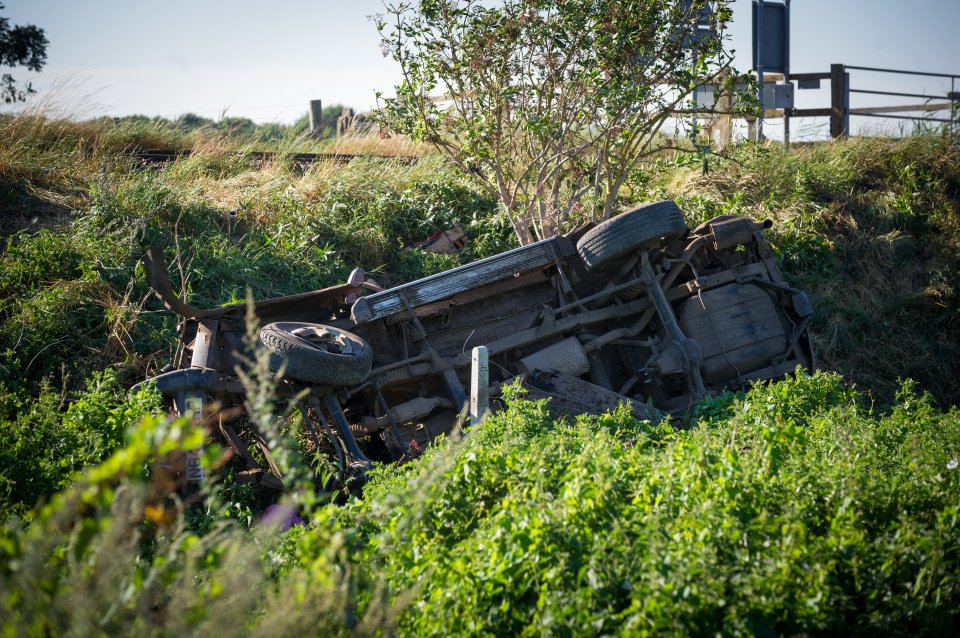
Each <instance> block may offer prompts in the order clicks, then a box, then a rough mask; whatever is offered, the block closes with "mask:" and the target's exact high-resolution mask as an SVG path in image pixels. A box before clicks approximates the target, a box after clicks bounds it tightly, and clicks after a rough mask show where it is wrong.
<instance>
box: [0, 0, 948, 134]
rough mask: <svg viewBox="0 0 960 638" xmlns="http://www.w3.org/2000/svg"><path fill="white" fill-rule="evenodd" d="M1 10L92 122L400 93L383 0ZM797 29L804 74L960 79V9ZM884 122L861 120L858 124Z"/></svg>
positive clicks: (741, 37) (266, 116)
mask: <svg viewBox="0 0 960 638" xmlns="http://www.w3.org/2000/svg"><path fill="white" fill-rule="evenodd" d="M0 2H3V3H4V4H5V5H6V9H5V10H3V12H2V14H3V15H5V16H7V17H8V18H10V19H11V21H12V22H13V23H14V24H23V23H31V24H35V25H37V26H39V27H42V28H43V29H45V30H46V34H47V38H48V39H49V40H50V45H49V48H48V51H47V53H48V60H47V65H46V67H45V68H44V70H43V71H42V72H41V73H40V74H31V73H28V72H26V71H24V70H23V69H14V70H12V71H11V73H12V74H13V75H14V77H15V78H17V79H18V80H22V81H26V80H31V81H32V82H33V84H34V88H37V89H39V90H40V91H41V92H42V93H46V94H49V93H50V92H51V91H52V94H53V96H52V97H48V98H46V99H47V100H48V101H49V102H50V103H52V104H53V105H54V106H55V107H58V108H59V109H62V110H65V111H71V112H73V113H74V114H76V115H79V116H82V117H92V116H96V115H130V114H134V113H139V114H145V115H162V116H165V117H175V116H177V115H179V114H182V113H186V112H193V113H197V114H199V115H203V116H206V117H212V118H217V117H219V116H221V115H222V114H227V115H231V116H243V117H249V118H251V119H253V120H255V121H257V122H284V123H286V122H291V121H293V120H295V119H296V118H297V117H299V116H300V115H302V114H303V113H305V112H306V109H307V104H308V102H309V100H311V99H320V100H323V102H324V103H325V104H333V103H336V102H341V103H344V104H347V105H351V106H353V107H355V108H357V109H358V110H367V109H369V108H370V107H372V106H373V105H374V103H375V99H374V92H375V91H377V90H380V91H382V92H383V93H385V94H387V95H389V94H390V93H391V92H392V87H393V85H394V84H395V83H396V82H397V79H398V71H397V67H396V65H395V64H394V63H393V62H392V61H391V60H389V59H387V58H384V57H383V56H382V55H381V52H380V49H379V46H378V42H379V40H378V34H377V32H376V28H375V27H374V25H373V23H372V22H370V21H369V20H368V18H367V16H369V15H371V14H374V13H380V12H383V11H384V6H383V2H382V1H381V0H340V1H332V0H312V1H310V0H273V1H272V2H266V1H262V0H261V1H253V0H230V1H227V0H189V1H188V0H160V1H158V0H150V1H148V0H0ZM750 4H751V3H750V0H736V2H735V3H734V21H733V23H732V24H731V25H730V34H731V35H732V37H733V48H734V49H736V50H737V52H738V55H737V65H738V66H739V67H740V68H741V69H747V68H749V67H750V66H751V63H750V59H749V55H750V49H751V43H750V28H751V11H750ZM791 20H792V28H791V42H792V47H791V69H792V70H793V71H794V72H814V71H827V70H829V65H830V64H831V63H834V62H842V63H845V64H854V65H861V66H874V67H887V68H896V69H906V70H918V71H932V72H940V73H960V37H958V35H957V29H958V28H960V0H911V1H907V0H793V1H792V3H791ZM4 71H6V69H4ZM853 73H854V75H853V76H852V78H851V84H852V85H853V86H855V87H861V88H875V89H876V88H879V89H882V90H896V91H905V92H917V93H924V94H938V93H943V94H945V93H946V91H949V90H950V81H949V80H946V81H944V80H938V79H934V78H915V79H910V78H904V77H890V76H879V75H876V74H869V73H865V72H853ZM826 84H828V83H825V85H826ZM954 90H960V86H957V87H955V88H954ZM870 99H871V96H864V95H857V96H853V99H852V106H866V105H869V104H907V103H915V102H916V101H917V100H916V99H912V98H896V97H882V98H873V100H874V101H872V102H871V101H870ZM797 106H800V107H807V106H809V107H826V106H829V95H828V94H827V92H826V91H799V92H798V103H797ZM888 122H889V121H888ZM794 123H795V124H794V131H795V132H798V133H801V136H802V134H803V131H804V129H805V128H806V129H809V130H807V132H808V133H811V132H812V131H814V129H816V128H817V127H818V126H819V127H820V129H821V131H822V126H823V120H801V121H797V120H794ZM876 123H877V121H876V120H874V121H873V122H870V121H869V120H866V119H865V118H856V119H855V126H857V125H859V126H862V125H876ZM887 125H888V126H896V122H893V123H891V124H887ZM776 130H777V129H776V127H773V128H772V129H771V130H770V133H771V135H775V131H776Z"/></svg>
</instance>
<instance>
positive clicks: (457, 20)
mask: <svg viewBox="0 0 960 638" xmlns="http://www.w3.org/2000/svg"><path fill="white" fill-rule="evenodd" d="M387 10H388V14H389V15H387V16H385V17H383V16H380V17H378V19H377V27H378V29H379V30H380V36H381V46H382V48H383V51H384V54H385V55H390V57H392V58H393V60H394V61H396V62H397V63H398V64H399V66H400V70H401V72H402V74H403V78H402V81H401V82H400V83H399V84H398V85H397V86H396V87H395V89H396V97H391V98H384V99H382V104H381V108H380V110H379V112H378V113H377V117H378V118H379V119H380V120H381V122H382V123H384V124H385V125H387V126H389V127H390V128H391V129H393V130H394V131H397V132H400V133H404V134H407V135H410V136H412V137H413V138H414V139H417V140H423V141H426V142H429V143H430V144H432V145H434V146H435V147H436V148H437V149H438V150H439V151H440V152H441V153H443V155H444V156H445V157H447V158H448V159H449V160H450V161H451V162H452V163H453V164H455V165H456V166H457V168H459V169H460V171H462V173H463V174H464V175H465V176H466V177H467V178H468V179H470V180H471V181H472V182H473V183H474V184H476V185H477V187H478V188H479V189H481V190H482V192H484V193H485V194H487V195H488V196H489V197H491V198H495V199H497V200H498V202H499V204H500V205H501V206H502V207H503V209H504V211H505V212H506V213H507V214H508V215H509V218H510V221H511V223H512V224H513V228H514V231H515V232H516V234H517V238H518V239H519V241H520V243H522V244H526V243H529V242H530V241H532V240H533V239H544V238H547V237H552V236H553V235H555V234H559V233H562V232H565V231H567V230H569V229H570V228H571V227H573V226H575V225H577V224H578V223H580V222H582V221H583V220H597V219H605V218H607V217H610V216H612V215H613V214H615V212H616V209H617V206H618V203H619V192H620V190H621V188H622V187H623V186H624V184H625V182H626V181H627V179H628V176H629V175H630V174H631V173H632V172H633V171H634V169H635V168H636V167H637V166H638V164H639V163H640V162H641V160H643V159H644V158H647V157H650V156H652V155H656V154H658V153H659V152H660V151H661V150H662V149H663V148H666V147H669V146H672V145H675V142H671V141H670V140H668V139H667V137H666V136H664V135H661V134H660V133H661V129H662V128H663V125H664V124H665V123H666V121H667V120H668V119H669V118H671V117H673V116H674V115H675V113H676V111H677V110H680V109H683V108H686V107H687V106H688V105H689V104H690V103H691V102H692V94H693V92H694V91H695V89H696V88H697V87H700V86H703V85H705V84H712V85H713V86H714V87H715V89H716V95H717V98H718V99H719V98H720V96H721V95H722V96H724V97H730V96H731V95H733V94H735V93H736V90H735V84H736V80H737V79H738V78H739V76H738V74H737V73H736V72H735V71H734V70H733V69H732V67H731V63H732V57H731V56H730V51H729V49H728V44H729V42H728V37H727V36H726V35H725V34H724V32H723V24H724V23H725V22H726V21H727V20H728V19H729V18H730V14H731V10H730V7H729V3H728V2H724V1H721V2H710V3H707V2H703V1H702V0H690V1H688V2H673V1H672V0H645V1H642V2H633V1H630V0H616V1H604V0H601V1H596V0H588V1H580V0H564V1H562V2H561V1H556V0H536V1H534V0H506V1H505V2H499V3H495V4H485V3H481V2H472V1H469V0H430V1H427V2H422V3H419V4H412V3H398V4H395V5H389V6H388V7H387ZM698 24H700V25H702V26H705V27H707V26H708V27H709V28H710V29H711V30H712V36H711V37H703V38H698V37H696V33H697V31H696V30H697V28H698V26H697V25H698ZM744 80H747V78H746V77H744ZM437 94H442V95H443V98H442V99H440V100H437V99H433V98H434V97H436V95H437ZM746 96H747V92H745V93H744V95H743V96H742V97H744V98H746ZM733 104H734V106H733V107H732V108H734V109H736V110H738V111H743V112H746V111H748V110H750V100H749V99H740V100H736V101H734V102H733ZM678 124H679V125H680V126H683V124H682V123H680V122H679V121H678Z"/></svg>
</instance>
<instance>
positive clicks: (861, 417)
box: [302, 373, 960, 635]
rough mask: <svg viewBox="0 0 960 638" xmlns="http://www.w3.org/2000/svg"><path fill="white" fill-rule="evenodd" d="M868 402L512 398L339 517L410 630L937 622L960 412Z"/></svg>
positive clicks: (950, 618)
mask: <svg viewBox="0 0 960 638" xmlns="http://www.w3.org/2000/svg"><path fill="white" fill-rule="evenodd" d="M859 400H860V399H859V396H858V395H857V394H856V393H854V392H853V391H851V390H850V389H849V388H847V387H846V386H845V385H844V384H843V382H842V380H841V379H840V377H838V376H836V375H830V374H825V373H817V374H816V375H814V376H812V377H807V376H804V375H802V374H801V375H799V376H797V377H796V378H794V379H790V380H788V381H785V382H783V383H779V384H771V385H768V386H761V387H758V388H755V389H754V390H752V391H750V392H749V393H747V394H746V396H745V397H743V399H742V401H739V402H737V403H736V407H735V413H734V416H733V418H732V419H730V421H729V422H722V421H716V420H711V421H704V422H703V423H701V425H700V426H698V427H696V428H694V429H692V430H690V431H673V430H672V429H670V428H666V429H664V428H659V429H653V428H651V427H650V426H648V425H645V424H642V423H636V422H634V421H632V420H631V419H630V418H629V416H628V415H627V414H626V413H625V412H621V413H617V414H614V415H610V416H608V417H603V418H599V419H593V418H580V419H578V420H576V421H562V422H555V421H553V419H551V418H550V416H549V413H548V412H547V410H546V409H545V406H544V405H543V404H542V403H529V402H526V401H514V402H513V403H511V405H510V408H509V409H508V410H507V411H506V412H503V413H500V414H498V415H496V416H494V417H493V418H492V419H491V420H490V421H489V422H488V423H487V424H486V425H484V426H483V427H482V428H481V430H480V431H479V432H477V433H476V434H474V435H473V436H471V437H468V438H467V439H466V441H465V442H464V443H463V444H462V445H458V446H453V447H451V448H450V449H448V450H447V451H444V452H437V453H435V454H433V455H431V456H429V457H428V459H427V460H426V461H423V462H420V463H418V464H416V465H415V466H408V467H407V468H402V469H400V470H391V471H388V472H385V473H383V474H381V475H379V476H378V477H377V480H376V482H375V483H374V485H372V486H370V487H369V488H368V492H367V493H368V494H369V495H370V497H369V498H368V499H366V500H365V501H364V502H362V503H355V504H354V505H353V507H352V508H349V509H347V510H345V511H344V512H343V514H342V515H341V518H342V520H343V524H344V525H345V526H348V527H353V528H355V529H357V530H358V537H357V540H356V546H357V554H356V556H355V557H354V558H353V560H354V562H355V563H356V565H357V568H358V569H367V570H369V572H368V578H370V579H371V581H370V582H375V578H376V577H377V576H378V575H381V576H382V577H383V578H385V579H386V581H387V582H388V584H389V585H390V587H391V590H392V591H393V592H395V593H396V595H397V598H396V600H397V601H403V602H404V603H405V604H404V607H403V611H402V613H401V615H400V626H401V628H402V629H403V630H404V633H410V634H415V635H449V634H451V633H457V634H486V633H495V634H513V635H517V634H542V633H548V634H564V635H566V634H568V633H572V634H574V635H595V634H606V633H611V632H615V633H619V632H624V633H631V634H647V633H665V632H669V633H680V634H698V635H703V634H724V635H727V634H748V635H754V634H798V633H804V632H807V633H811V634H814V633H825V632H826V633H834V632H839V631H851V632H853V633H862V634H872V633H886V634H890V633H895V634H913V633H928V634H937V633H941V632H943V631H946V630H947V628H948V627H950V626H952V623H955V622H957V620H958V618H957V612H956V609H958V608H960V607H958V604H957V603H958V601H960V578H958V576H957V574H960V569H958V567H960V565H958V560H960V556H958V554H957V550H956V548H957V542H958V540H960V518H958V516H957V515H958V513H960V510H958V504H957V501H956V490H957V487H958V486H960V470H957V468H956V455H957V451H958V450H960V413H958V412H956V411H953V412H950V413H947V414H943V413H940V412H939V411H938V410H936V409H935V408H934V407H932V404H931V402H930V398H929V397H924V396H920V395H918V394H916V392H915V387H913V386H910V385H906V386H904V388H903V390H902V392H901V396H900V402H899V403H898V404H897V405H896V406H895V407H893V408H891V409H890V410H889V411H887V412H885V413H878V412H871V411H870V410H869V409H867V408H864V407H863V406H861V405H860V403H859ZM302 533H303V534H305V535H309V534H310V532H309V531H305V532H302Z"/></svg>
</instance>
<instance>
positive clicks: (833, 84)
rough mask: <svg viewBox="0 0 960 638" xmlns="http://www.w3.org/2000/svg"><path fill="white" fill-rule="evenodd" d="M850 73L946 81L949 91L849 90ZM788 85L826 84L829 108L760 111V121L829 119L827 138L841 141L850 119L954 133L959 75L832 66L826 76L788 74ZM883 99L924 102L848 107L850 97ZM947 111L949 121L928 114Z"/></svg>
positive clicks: (959, 117)
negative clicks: (939, 126)
mask: <svg viewBox="0 0 960 638" xmlns="http://www.w3.org/2000/svg"><path fill="white" fill-rule="evenodd" d="M850 70H854V71H866V72H870V73H885V74H893V75H912V76H921V77H934V78H949V79H950V91H949V92H947V94H946V95H942V94H928V93H907V92H903V91H882V90H877V89H865V88H853V87H851V86H850V73H849V72H850ZM790 80H791V81H794V80H796V81H799V82H814V81H819V80H830V107H829V108H805V109H798V108H787V109H782V110H771V111H764V117H784V116H786V117H829V118H830V135H831V137H834V138H836V137H843V136H846V135H849V133H850V116H851V115H855V116H860V117H879V118H889V119H896V120H913V121H917V122H937V123H943V124H949V125H950V130H951V131H955V130H956V127H957V125H958V124H960V93H958V92H957V90H956V89H957V80H960V75H955V74H952V73H929V72H926V71H905V70H901V69H885V68H880V67H871V66H855V65H850V64H846V65H845V64H832V65H830V72H829V73H826V72H819V73H791V74H790ZM851 93H855V94H862V95H883V96H891V97H910V98H917V99H921V100H927V101H926V102H924V103H922V104H897V105H889V106H886V105H885V106H861V107H851V106H850V94H851ZM930 100H947V101H945V102H930ZM944 111H949V112H950V117H949V118H947V117H934V116H932V115H927V114H928V113H937V112H944ZM904 113H924V115H903V114H904Z"/></svg>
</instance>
